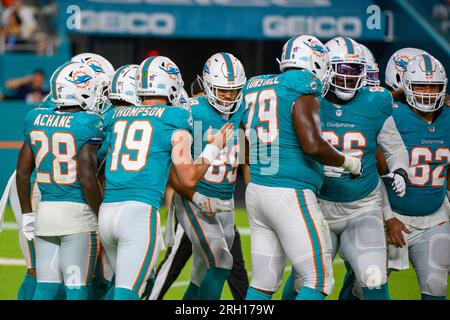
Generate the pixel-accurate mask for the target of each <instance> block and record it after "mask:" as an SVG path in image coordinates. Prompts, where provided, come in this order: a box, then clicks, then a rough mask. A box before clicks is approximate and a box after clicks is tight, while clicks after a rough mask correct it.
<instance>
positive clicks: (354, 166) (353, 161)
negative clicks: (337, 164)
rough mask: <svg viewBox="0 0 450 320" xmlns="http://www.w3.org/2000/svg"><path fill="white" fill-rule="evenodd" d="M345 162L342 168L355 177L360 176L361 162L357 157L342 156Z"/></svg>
mask: <svg viewBox="0 0 450 320" xmlns="http://www.w3.org/2000/svg"><path fill="white" fill-rule="evenodd" d="M344 157H345V160H344V164H343V165H342V167H343V168H344V169H345V170H347V171H348V172H350V173H351V174H353V175H355V176H359V175H361V160H359V159H358V158H357V157H353V156H349V155H346V154H344Z"/></svg>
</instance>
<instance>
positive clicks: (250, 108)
mask: <svg viewBox="0 0 450 320" xmlns="http://www.w3.org/2000/svg"><path fill="white" fill-rule="evenodd" d="M321 93H322V83H321V82H320V80H319V79H317V77H316V76H315V75H314V74H313V73H311V72H309V71H307V70H289V71H286V72H283V73H281V74H278V75H263V76H258V77H254V78H252V79H250V80H249V81H248V82H247V83H246V85H245V86H244V88H243V95H244V101H243V102H244V103H245V109H244V115H243V125H244V126H245V128H246V136H247V139H248V141H249V148H250V149H249V156H250V158H249V162H250V181H251V182H253V183H255V184H259V185H264V186H269V187H285V188H297V189H310V190H313V191H314V192H317V191H318V190H319V189H320V186H321V185H322V182H323V166H322V165H321V164H319V163H318V162H317V161H315V160H314V159H313V158H311V157H309V156H307V155H306V154H305V153H304V152H303V150H302V147H301V145H300V143H299V141H298V138H297V135H296V133H295V129H294V124H293V122H292V106H293V105H294V103H295V101H296V99H297V98H298V97H299V96H302V95H314V96H319V95H320V94H321Z"/></svg>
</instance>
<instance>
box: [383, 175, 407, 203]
mask: <svg viewBox="0 0 450 320" xmlns="http://www.w3.org/2000/svg"><path fill="white" fill-rule="evenodd" d="M407 177H408V176H407V174H406V172H405V170H403V169H397V170H395V171H394V172H390V173H388V174H385V175H384V176H381V178H382V179H383V180H385V181H388V182H390V183H391V186H392V189H393V190H394V192H395V193H396V195H397V197H399V198H403V197H404V196H405V194H406V178H407Z"/></svg>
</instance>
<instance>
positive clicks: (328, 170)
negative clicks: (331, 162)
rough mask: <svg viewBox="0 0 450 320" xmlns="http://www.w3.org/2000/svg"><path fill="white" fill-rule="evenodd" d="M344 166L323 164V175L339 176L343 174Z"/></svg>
mask: <svg viewBox="0 0 450 320" xmlns="http://www.w3.org/2000/svg"><path fill="white" fill-rule="evenodd" d="M344 171H345V170H344V168H342V167H332V166H324V167H323V174H324V175H325V177H329V178H340V177H342V175H343V174H344Z"/></svg>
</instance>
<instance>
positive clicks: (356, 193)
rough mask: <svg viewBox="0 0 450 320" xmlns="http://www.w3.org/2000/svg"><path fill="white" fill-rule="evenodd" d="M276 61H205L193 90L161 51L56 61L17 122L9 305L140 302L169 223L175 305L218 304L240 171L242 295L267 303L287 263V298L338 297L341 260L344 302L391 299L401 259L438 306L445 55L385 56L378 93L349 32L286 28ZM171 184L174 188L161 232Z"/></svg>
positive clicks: (446, 247)
mask: <svg viewBox="0 0 450 320" xmlns="http://www.w3.org/2000/svg"><path fill="white" fill-rule="evenodd" d="M279 63H280V70H281V73H280V74H276V75H262V76H257V77H253V78H251V79H248V80H247V79H246V76H245V71H244V68H243V66H242V64H241V62H240V61H239V60H238V59H237V58H236V57H234V56H233V55H231V54H229V53H217V54H214V55H213V56H212V57H210V58H209V59H208V60H207V61H206V63H205V65H204V68H203V73H202V77H199V78H198V80H199V82H200V83H201V85H202V89H203V91H204V92H203V93H204V95H202V96H200V97H197V98H188V97H187V94H186V92H185V91H184V89H183V84H184V83H183V80H182V77H181V73H180V70H179V68H178V67H177V65H176V64H175V63H174V62H173V61H171V60H170V59H169V58H167V57H163V56H156V57H150V58H148V59H146V60H144V61H143V62H142V63H141V64H140V65H125V66H122V67H120V68H119V69H117V70H116V71H114V68H113V67H112V65H111V64H110V63H109V62H108V61H107V60H106V59H104V58H102V57H101V56H98V55H95V54H81V55H77V56H75V57H74V58H72V60H71V62H68V63H66V64H64V65H62V66H61V67H59V68H58V69H57V70H56V71H55V72H54V74H53V75H52V77H51V80H50V87H51V93H50V95H49V97H48V98H47V99H46V100H45V101H44V102H43V103H42V104H41V106H40V107H39V108H36V109H34V110H32V111H30V113H29V114H28V115H27V116H26V119H25V128H24V134H25V143H24V144H23V147H22V149H21V151H20V155H19V160H18V164H17V170H16V173H15V174H13V176H12V178H11V179H10V183H9V188H10V190H7V192H9V195H10V202H11V205H12V208H13V211H14V212H15V214H16V219H17V222H18V224H19V228H20V230H21V232H20V235H19V237H20V243H21V248H22V251H23V253H24V256H25V258H26V261H27V269H28V271H27V274H26V276H25V279H24V281H23V283H22V286H21V288H20V290H19V298H20V299H101V298H103V299H118V300H124V299H140V297H142V296H143V295H148V291H149V290H151V288H152V281H151V279H152V277H153V274H152V273H153V270H154V267H155V265H156V262H157V259H158V255H159V252H160V251H161V250H162V249H163V248H164V245H169V246H170V245H171V243H172V242H173V241H172V240H173V239H172V238H173V237H172V235H173V231H172V229H173V224H174V222H173V220H174V219H175V218H176V220H177V221H178V222H179V223H180V224H181V226H182V227H183V229H184V231H185V233H186V234H187V236H188V237H189V239H190V240H191V242H192V248H193V260H192V261H193V267H192V274H191V281H190V283H189V286H188V288H187V291H186V292H185V295H184V299H191V300H195V299H200V300H201V299H212V300H218V299H220V297H221V294H222V290H223V286H224V283H225V281H226V279H227V277H228V275H229V273H230V270H231V268H232V265H233V257H232V255H231V253H230V248H231V245H232V243H233V239H234V214H233V213H234V200H233V194H234V189H235V185H236V179H237V170H238V167H239V165H242V169H243V172H244V177H245V180H246V183H247V189H246V207H247V211H248V217H249V222H250V236H251V257H252V273H253V276H252V281H251V284H250V287H249V288H248V291H247V297H246V298H247V299H249V300H267V299H271V297H272V295H273V293H275V292H276V291H277V290H278V289H279V287H280V285H281V282H282V278H283V273H284V270H285V266H286V263H287V260H289V261H290V262H291V264H292V273H291V275H290V277H289V279H288V281H287V282H286V284H285V286H284V290H283V299H298V300H323V299H324V298H325V297H326V296H327V295H329V294H330V293H331V292H332V291H333V289H334V277H333V270H332V260H333V259H334V257H335V256H336V254H337V253H339V254H340V256H341V257H342V259H343V260H344V261H345V264H346V267H347V270H348V273H347V275H346V278H345V283H344V287H343V288H342V290H341V294H340V298H342V299H356V298H360V299H389V292H388V287H387V279H388V270H402V269H405V268H408V263H409V261H411V263H412V265H413V267H414V269H415V270H416V273H417V276H418V279H419V284H420V287H421V291H422V298H423V299H445V296H446V290H447V274H448V270H449V265H450V227H449V214H450V204H449V202H448V200H447V196H448V194H447V185H448V182H447V180H448V179H449V177H448V176H449V175H448V174H447V172H448V171H447V169H448V166H449V165H450V126H449V125H448V123H449V121H450V113H449V112H450V110H449V108H448V106H447V105H445V106H444V103H445V101H444V100H445V97H446V96H445V92H446V85H447V77H446V74H445V70H444V68H443V66H442V64H441V63H440V62H439V61H437V60H436V59H435V58H433V57H432V56H431V55H429V54H428V53H426V52H424V51H421V50H418V49H411V48H405V49H401V50H399V51H397V52H396V53H394V55H393V56H392V57H391V59H390V61H389V63H388V66H387V70H386V83H387V84H388V85H389V86H390V87H391V88H392V89H393V91H392V93H390V92H389V91H388V90H386V89H384V88H382V87H379V86H378V85H379V80H378V67H377V64H376V63H375V61H374V58H373V55H372V53H371V52H370V51H369V50H368V49H367V48H365V47H364V46H362V45H361V44H358V43H356V42H355V41H354V40H352V39H350V38H347V37H337V38H334V39H331V40H330V41H328V42H327V43H326V44H325V45H323V44H322V43H321V42H320V41H319V40H318V39H317V38H315V37H313V36H298V37H293V38H292V39H290V40H289V41H288V42H287V43H286V44H285V45H284V47H283V52H282V56H281V60H280V61H279ZM392 97H395V103H394V102H393V98H392ZM242 132H244V133H245V135H244V134H241V133H242ZM241 160H242V161H241ZM36 185H37V186H38V187H36ZM167 185H169V186H171V187H172V188H173V189H174V190H175V191H176V193H175V195H174V197H173V201H172V204H171V208H170V209H171V210H170V212H169V216H168V219H167V223H166V238H165V239H164V240H165V241H163V238H162V232H161V226H160V217H159V210H160V206H161V203H162V201H163V198H164V190H165V188H166V186H167ZM16 187H17V188H16ZM7 189H8V188H7ZM36 279H37V280H36Z"/></svg>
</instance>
